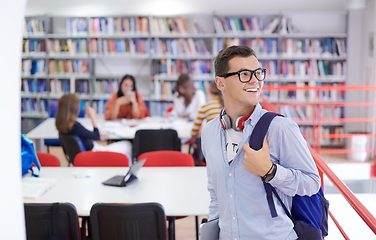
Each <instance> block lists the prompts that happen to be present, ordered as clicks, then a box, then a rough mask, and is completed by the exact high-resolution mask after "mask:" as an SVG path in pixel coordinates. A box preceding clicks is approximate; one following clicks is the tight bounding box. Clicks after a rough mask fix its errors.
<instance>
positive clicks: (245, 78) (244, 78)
mask: <svg viewBox="0 0 376 240" xmlns="http://www.w3.org/2000/svg"><path fill="white" fill-rule="evenodd" d="M235 74H238V77H239V81H240V82H242V83H247V82H249V81H251V79H252V75H255V77H256V79H257V80H259V81H264V79H265V76H266V69H265V68H258V69H256V70H253V71H252V70H241V71H237V72H230V73H225V74H222V75H219V76H220V77H224V78H227V77H230V76H232V75H235Z"/></svg>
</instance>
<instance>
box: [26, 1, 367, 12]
mask: <svg viewBox="0 0 376 240" xmlns="http://www.w3.org/2000/svg"><path fill="white" fill-rule="evenodd" d="M347 1H353V0H315V1H312V0H262V1H260V0H135V1H134V0H133V1H130V0H28V1H27V7H26V13H25V14H26V16H35V15H44V14H48V15H55V16H106V15H179V14H212V13H216V14H228V15H231V14H234V15H235V14H236V15H241V14H257V13H260V14H265V13H267V12H271V13H276V12H279V11H343V10H346V5H347V4H346V3H347ZM356 1H362V0H356Z"/></svg>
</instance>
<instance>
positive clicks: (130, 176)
mask: <svg viewBox="0 0 376 240" xmlns="http://www.w3.org/2000/svg"><path fill="white" fill-rule="evenodd" d="M145 161H146V158H144V159H142V160H140V161H138V162H135V163H134V164H132V166H131V167H130V168H129V170H128V172H127V174H125V175H124V176H123V175H116V176H114V177H112V178H110V179H108V180H106V181H104V182H102V184H104V185H108V186H115V187H125V186H126V185H127V184H128V183H130V182H131V181H133V180H135V179H136V178H137V173H138V171H139V170H140V169H141V167H142V166H143V165H144V163H145Z"/></svg>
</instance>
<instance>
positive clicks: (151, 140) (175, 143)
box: [132, 129, 181, 160]
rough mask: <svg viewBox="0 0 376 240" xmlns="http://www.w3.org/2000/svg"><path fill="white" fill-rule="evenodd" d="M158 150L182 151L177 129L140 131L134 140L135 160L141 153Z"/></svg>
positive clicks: (133, 152)
mask: <svg viewBox="0 0 376 240" xmlns="http://www.w3.org/2000/svg"><path fill="white" fill-rule="evenodd" d="M158 150H173V151H180V150H181V142H180V139H179V137H178V133H177V132H176V130H175V129H140V130H137V132H136V134H135V137H134V139H133V151H132V154H133V159H132V160H136V159H137V157H138V156H139V155H140V154H141V153H145V152H151V151H158Z"/></svg>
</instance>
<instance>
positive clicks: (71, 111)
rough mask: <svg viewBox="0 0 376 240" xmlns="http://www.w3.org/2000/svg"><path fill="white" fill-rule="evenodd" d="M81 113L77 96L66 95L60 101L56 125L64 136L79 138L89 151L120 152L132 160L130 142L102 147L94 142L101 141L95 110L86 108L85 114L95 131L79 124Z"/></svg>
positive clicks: (120, 142)
mask: <svg viewBox="0 0 376 240" xmlns="http://www.w3.org/2000/svg"><path fill="white" fill-rule="evenodd" d="M79 112H80V99H79V98H78V97H77V95H76V94H70V93H69V94H64V95H63V96H62V97H61V98H60V100H59V107H58V109H57V112H56V116H55V125H56V128H57V130H58V131H59V132H60V133H62V134H67V135H76V136H78V137H79V138H80V139H81V141H82V143H83V145H84V146H85V149H86V150H87V151H89V150H91V151H109V152H119V153H122V154H124V155H126V156H127V157H128V158H129V159H132V158H131V157H132V144H131V143H130V142H129V141H119V142H115V143H111V144H109V145H101V144H99V143H97V142H95V141H93V140H100V133H99V130H98V124H97V119H96V116H95V110H94V109H93V108H92V107H86V108H85V112H86V114H87V116H88V117H89V118H90V119H91V123H92V125H93V131H89V130H88V129H86V128H85V127H84V126H82V125H81V124H80V123H79V122H77V117H78V113H79Z"/></svg>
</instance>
